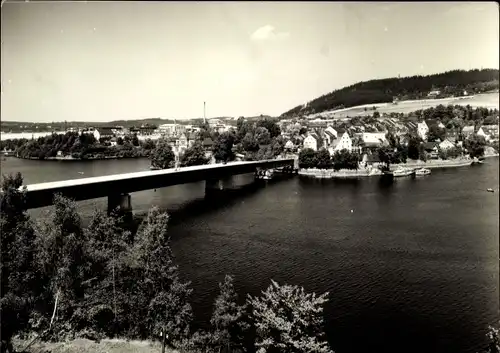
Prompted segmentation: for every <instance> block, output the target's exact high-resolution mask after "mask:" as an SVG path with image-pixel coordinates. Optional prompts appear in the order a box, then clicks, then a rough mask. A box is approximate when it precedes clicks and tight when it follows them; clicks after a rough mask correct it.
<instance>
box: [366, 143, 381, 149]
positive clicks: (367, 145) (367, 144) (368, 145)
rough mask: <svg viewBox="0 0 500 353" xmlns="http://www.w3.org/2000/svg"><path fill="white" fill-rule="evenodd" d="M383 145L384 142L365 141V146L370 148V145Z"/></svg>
mask: <svg viewBox="0 0 500 353" xmlns="http://www.w3.org/2000/svg"><path fill="white" fill-rule="evenodd" d="M381 145H382V142H365V143H364V147H367V148H370V147H379V146H381Z"/></svg>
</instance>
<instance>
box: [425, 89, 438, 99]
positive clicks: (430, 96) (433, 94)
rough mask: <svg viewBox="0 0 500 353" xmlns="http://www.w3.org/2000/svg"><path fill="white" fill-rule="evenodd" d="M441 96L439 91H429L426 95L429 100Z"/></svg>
mask: <svg viewBox="0 0 500 353" xmlns="http://www.w3.org/2000/svg"><path fill="white" fill-rule="evenodd" d="M440 94H441V91H439V90H432V91H430V92H429V93H428V94H427V97H429V98H436V97H437V96H439V95H440Z"/></svg>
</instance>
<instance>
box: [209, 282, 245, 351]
mask: <svg viewBox="0 0 500 353" xmlns="http://www.w3.org/2000/svg"><path fill="white" fill-rule="evenodd" d="M219 288H220V293H219V295H218V296H217V298H216V299H215V303H214V311H213V313H212V318H211V319H210V324H211V325H212V332H210V334H208V335H207V334H204V335H203V334H202V336H204V341H205V342H204V343H202V345H204V346H205V347H203V348H204V351H213V352H220V351H221V350H222V349H224V348H225V349H226V351H227V352H236V350H235V349H238V348H239V349H241V348H242V346H243V345H244V333H245V331H246V330H247V329H248V328H249V325H248V324H247V323H246V312H245V310H246V305H238V295H237V294H236V291H235V289H234V285H233V278H232V277H231V276H229V275H226V276H225V278H224V282H222V283H219Z"/></svg>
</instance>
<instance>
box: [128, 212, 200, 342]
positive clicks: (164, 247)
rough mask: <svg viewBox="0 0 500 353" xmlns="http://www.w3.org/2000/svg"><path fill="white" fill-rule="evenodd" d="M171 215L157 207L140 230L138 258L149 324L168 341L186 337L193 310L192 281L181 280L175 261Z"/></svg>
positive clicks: (137, 246) (155, 332) (142, 293)
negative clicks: (146, 300) (147, 301)
mask: <svg viewBox="0 0 500 353" xmlns="http://www.w3.org/2000/svg"><path fill="white" fill-rule="evenodd" d="M167 225H168V215H167V214H166V213H164V212H160V210H159V209H158V208H156V207H153V208H152V209H151V210H150V211H149V213H148V216H147V218H146V219H145V220H144V222H143V224H142V225H141V228H140V229H139V232H138V240H137V244H136V251H135V253H136V254H137V261H138V263H139V264H140V266H141V268H142V269H143V278H142V280H141V281H140V284H139V285H140V288H141V289H142V290H141V291H140V294H141V295H142V296H144V297H145V298H148V300H149V305H148V310H147V322H148V327H150V328H151V329H152V330H153V333H154V334H156V335H158V334H159V333H160V332H161V333H163V335H165V337H167V335H168V340H173V341H177V340H182V339H183V338H184V337H186V336H187V334H188V333H189V323H190V321H191V318H192V309H191V306H190V304H189V303H188V297H189V295H190V294H191V291H192V290H191V289H189V283H188V282H181V280H180V278H179V270H178V267H177V266H175V265H174V263H173V255H172V251H171V249H170V237H169V236H168V233H167Z"/></svg>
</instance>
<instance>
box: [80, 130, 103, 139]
mask: <svg viewBox="0 0 500 353" xmlns="http://www.w3.org/2000/svg"><path fill="white" fill-rule="evenodd" d="M81 134H88V135H94V138H95V139H96V140H97V141H99V139H100V138H101V134H100V133H99V131H97V129H94V128H90V129H88V130H82V131H80V135H81Z"/></svg>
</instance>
